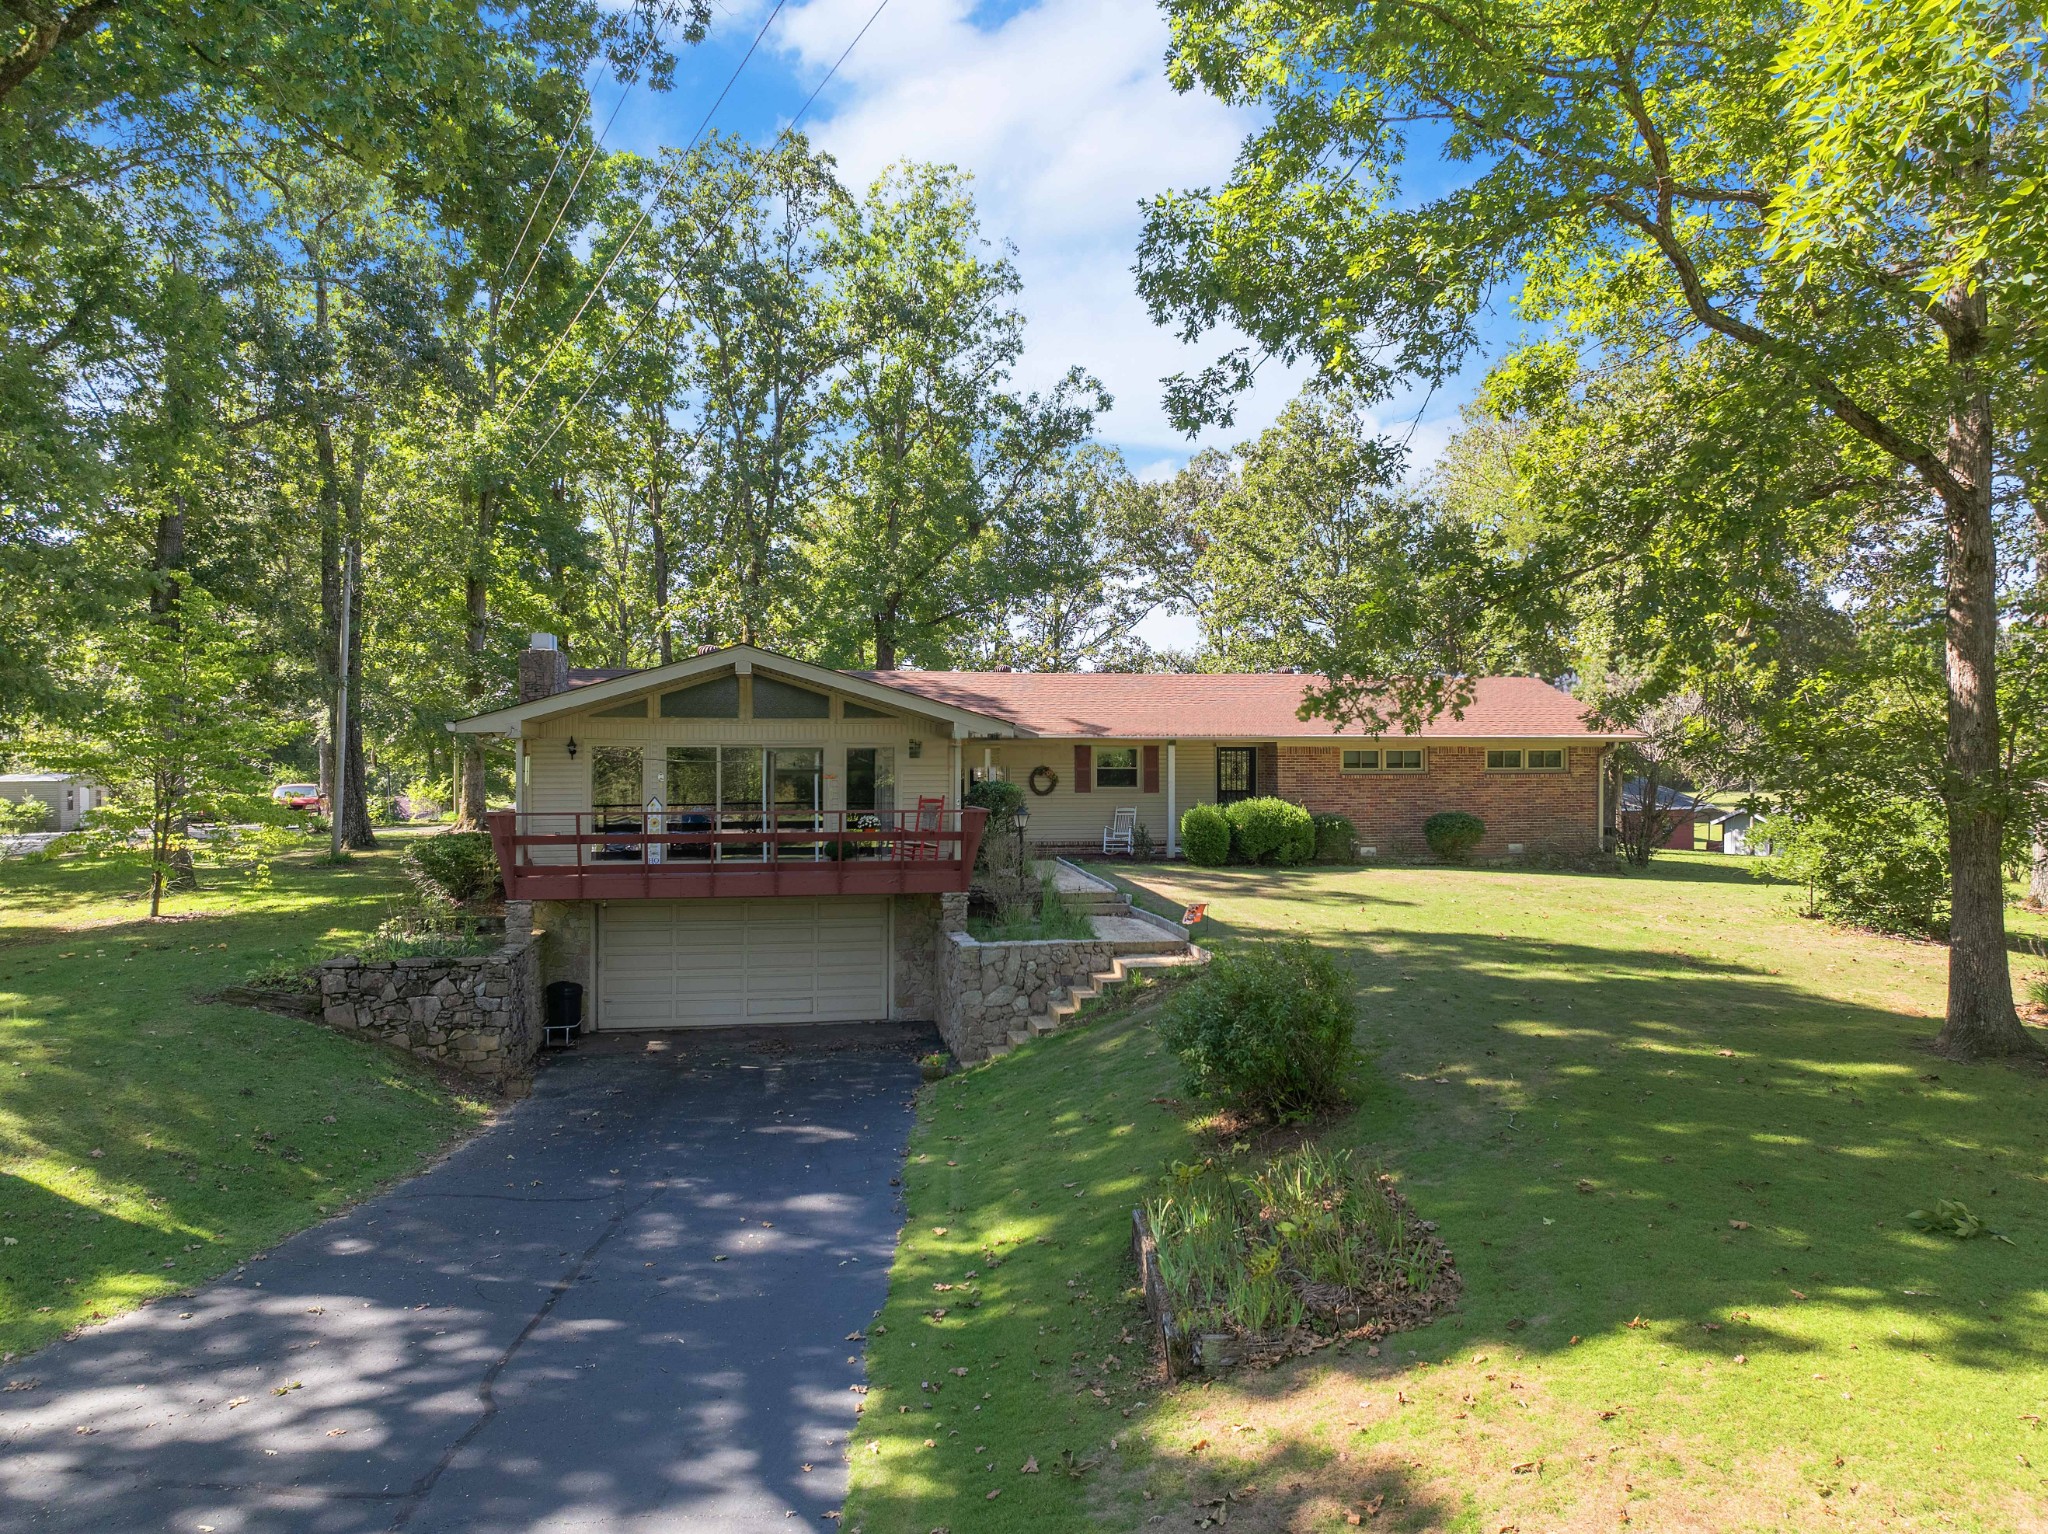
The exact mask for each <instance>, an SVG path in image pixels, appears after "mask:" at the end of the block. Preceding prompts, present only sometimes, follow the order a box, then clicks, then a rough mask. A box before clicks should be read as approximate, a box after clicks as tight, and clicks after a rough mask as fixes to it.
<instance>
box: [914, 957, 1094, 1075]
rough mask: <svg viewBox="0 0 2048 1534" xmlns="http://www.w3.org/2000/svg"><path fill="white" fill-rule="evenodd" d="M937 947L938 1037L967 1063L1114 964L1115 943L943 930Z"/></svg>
mask: <svg viewBox="0 0 2048 1534" xmlns="http://www.w3.org/2000/svg"><path fill="white" fill-rule="evenodd" d="M938 947H939V953H938V968H939V976H938V980H939V998H938V999H939V1006H938V1024H939V1034H940V1036H941V1037H942V1038H944V1039H945V1041H946V1047H947V1048H948V1049H950V1050H952V1051H953V1053H954V1054H955V1055H957V1056H958V1057H959V1058H960V1059H962V1060H968V1061H973V1060H982V1059H986V1058H987V1056H988V1052H989V1050H990V1049H991V1048H993V1047H995V1046H996V1045H998V1044H1005V1043H1008V1042H1009V1037H1010V1030H1011V1029H1013V1028H1021V1027H1022V1026H1023V1025H1024V1024H1025V1023H1026V1022H1027V1021H1028V1020H1029V1019H1030V1018H1031V1017H1032V1016H1034V1015H1035V1014H1037V1013H1040V1012H1043V1011H1045V1009H1046V1005H1047V1003H1049V1002H1050V1001H1051V1000H1052V998H1053V997H1054V996H1056V995H1058V994H1059V993H1060V992H1061V991H1063V990H1065V989H1066V988H1067V987H1069V986H1075V985H1085V984H1086V983H1087V982H1088V978H1089V977H1090V976H1091V975H1096V974H1100V973H1102V972H1103V971H1105V970H1108V969H1111V968H1114V967H1115V964H1116V945H1115V944H1114V943H1112V942H1108V941H1104V940H1101V939H1093V940H1090V939H1058V940H1052V941H1047V942H1038V943H977V942H976V941H975V940H974V939H973V938H972V937H970V936H968V935H967V934H966V933H965V932H942V933H941V934H940V935H939V944H938Z"/></svg>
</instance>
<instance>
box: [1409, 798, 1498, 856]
mask: <svg viewBox="0 0 2048 1534" xmlns="http://www.w3.org/2000/svg"><path fill="white" fill-rule="evenodd" d="M1485 835H1486V822H1485V821H1483V820H1481V819H1480V818H1479V817H1478V816H1477V815H1468V814H1467V813H1466V812H1465V811H1463V810H1439V811H1438V812H1437V813H1436V814H1434V815H1432V816H1430V817H1429V819H1427V820H1425V821H1424V822H1423V823H1422V839H1423V840H1424V841H1426V842H1428V843H1429V850H1430V851H1431V852H1434V853H1435V854H1436V855H1437V856H1438V857H1440V858H1443V859H1445V860H1446V861H1448V862H1452V863H1462V862H1464V861H1465V859H1466V858H1468V857H1470V856H1471V854H1472V849H1473V848H1474V847H1476V846H1478V845H1479V842H1480V839H1481V838H1482V837H1484V836H1485Z"/></svg>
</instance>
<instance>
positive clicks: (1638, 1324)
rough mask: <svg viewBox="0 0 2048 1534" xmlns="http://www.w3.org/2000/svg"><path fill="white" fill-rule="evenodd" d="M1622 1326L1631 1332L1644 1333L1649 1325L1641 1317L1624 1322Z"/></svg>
mask: <svg viewBox="0 0 2048 1534" xmlns="http://www.w3.org/2000/svg"><path fill="white" fill-rule="evenodd" d="M1622 1324H1623V1325H1624V1326H1626V1327H1627V1328H1628V1329H1629V1330H1630V1331H1632V1332H1640V1331H1646V1330H1647V1329H1648V1328H1649V1325H1650V1323H1649V1322H1647V1321H1645V1320H1644V1319H1643V1318H1642V1317H1641V1316H1637V1317H1636V1318H1635V1319H1634V1320H1633V1321H1625V1322H1623V1323H1622Z"/></svg>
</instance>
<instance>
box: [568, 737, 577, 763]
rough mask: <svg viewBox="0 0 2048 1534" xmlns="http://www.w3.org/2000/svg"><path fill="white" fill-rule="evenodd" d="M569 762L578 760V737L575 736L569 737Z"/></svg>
mask: <svg viewBox="0 0 2048 1534" xmlns="http://www.w3.org/2000/svg"><path fill="white" fill-rule="evenodd" d="M569 760H570V761H572V762H573V761H575V760H576V737H575V736H573V735H571V736H570V737H569Z"/></svg>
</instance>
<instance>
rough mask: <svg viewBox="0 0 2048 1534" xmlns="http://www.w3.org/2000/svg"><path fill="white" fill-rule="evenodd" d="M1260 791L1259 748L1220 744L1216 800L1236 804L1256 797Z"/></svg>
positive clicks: (1217, 761)
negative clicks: (1241, 800)
mask: <svg viewBox="0 0 2048 1534" xmlns="http://www.w3.org/2000/svg"><path fill="white" fill-rule="evenodd" d="M1258 793H1259V748H1258V747H1257V746H1218V747H1217V748H1216V802H1217V803H1218V804H1235V803H1237V801H1238V800H1240V799H1255V798H1257V797H1258Z"/></svg>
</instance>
